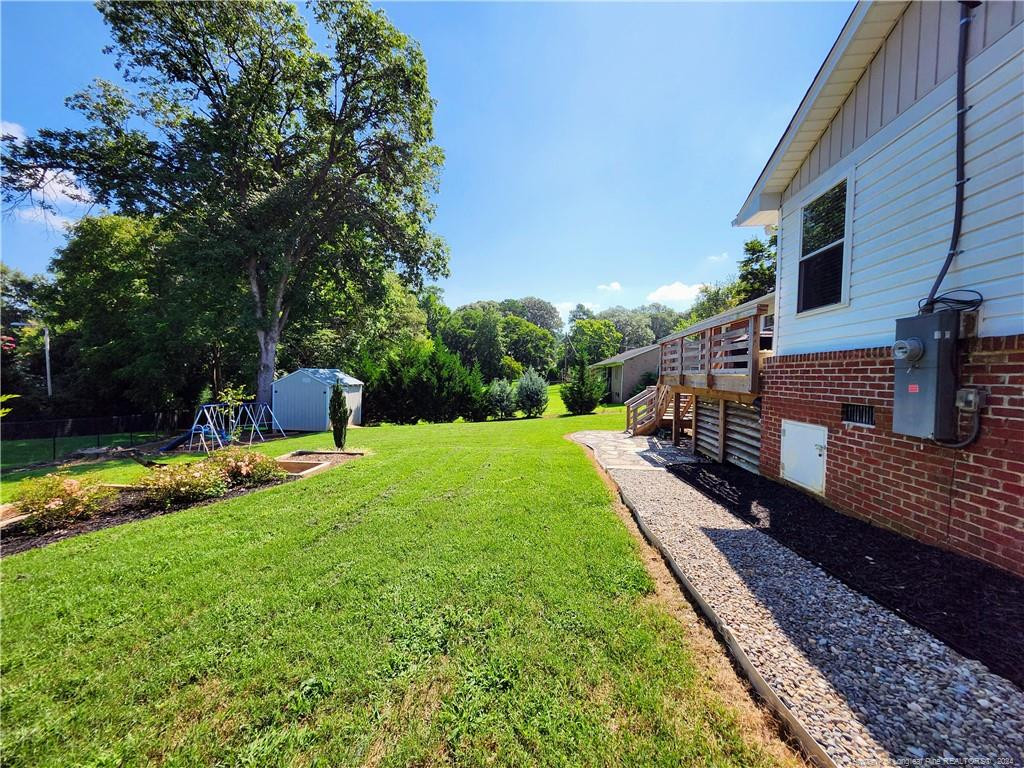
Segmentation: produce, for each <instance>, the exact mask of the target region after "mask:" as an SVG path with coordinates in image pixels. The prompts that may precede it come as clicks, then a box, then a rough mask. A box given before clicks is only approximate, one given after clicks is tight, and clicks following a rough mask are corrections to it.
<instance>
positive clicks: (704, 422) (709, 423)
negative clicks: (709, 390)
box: [697, 397, 719, 460]
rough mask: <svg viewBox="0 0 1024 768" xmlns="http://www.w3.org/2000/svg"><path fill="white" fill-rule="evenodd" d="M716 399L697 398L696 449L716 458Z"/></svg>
mask: <svg viewBox="0 0 1024 768" xmlns="http://www.w3.org/2000/svg"><path fill="white" fill-rule="evenodd" d="M718 422H719V418H718V401H717V400H709V399H708V398H705V397H698V398H697V450H698V451H700V452H701V453H703V454H704V455H705V456H710V457H711V458H712V459H716V460H717V459H718V429H719V424H718Z"/></svg>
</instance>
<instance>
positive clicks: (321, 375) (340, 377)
mask: <svg viewBox="0 0 1024 768" xmlns="http://www.w3.org/2000/svg"><path fill="white" fill-rule="evenodd" d="M297 373H302V374H305V375H306V376H309V377H310V378H311V379H316V380H317V381H320V382H323V383H324V384H327V385H328V386H331V387H333V386H334V385H335V384H342V385H344V386H347V387H361V386H362V385H363V382H361V381H360V380H359V379H357V378H355V377H354V376H349V375H348V374H347V373H345V372H344V371H342V370H340V369H338V368H299V369H298V370H295V371H292V372H291V373H288V374H285V375H284V376H282V377H281V378H280V379H278V380H277V381H281V380H282V379H287V378H288V377H289V376H294V375H295V374H297Z"/></svg>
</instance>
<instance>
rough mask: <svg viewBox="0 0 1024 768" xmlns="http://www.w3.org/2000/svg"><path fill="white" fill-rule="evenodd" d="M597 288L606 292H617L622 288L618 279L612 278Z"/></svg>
mask: <svg viewBox="0 0 1024 768" xmlns="http://www.w3.org/2000/svg"><path fill="white" fill-rule="evenodd" d="M597 290H599V291H605V292H607V293H618V292H619V291H621V290H622V284H621V283H620V282H619V281H618V280H612V281H611V282H610V283H604V284H602V285H599V286H597Z"/></svg>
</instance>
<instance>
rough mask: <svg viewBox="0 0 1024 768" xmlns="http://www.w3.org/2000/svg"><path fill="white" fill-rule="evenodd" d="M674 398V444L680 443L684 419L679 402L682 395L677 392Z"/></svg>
mask: <svg viewBox="0 0 1024 768" xmlns="http://www.w3.org/2000/svg"><path fill="white" fill-rule="evenodd" d="M672 398H673V399H672V445H679V432H680V427H681V426H682V420H683V417H682V416H681V415H680V414H679V403H680V401H681V400H682V397H680V395H679V393H678V392H676V393H675V394H673V395H672Z"/></svg>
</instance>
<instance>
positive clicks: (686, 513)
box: [572, 432, 1024, 767]
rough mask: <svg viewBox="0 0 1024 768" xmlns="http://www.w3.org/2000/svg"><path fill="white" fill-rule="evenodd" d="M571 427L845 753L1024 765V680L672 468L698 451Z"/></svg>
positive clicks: (890, 759)
mask: <svg viewBox="0 0 1024 768" xmlns="http://www.w3.org/2000/svg"><path fill="white" fill-rule="evenodd" d="M572 437H573V439H575V440H576V441H577V442H580V443H583V444H585V445H587V446H589V447H591V448H592V449H593V450H594V453H595V456H596V457H597V459H598V461H599V462H600V463H601V465H602V466H603V467H604V468H605V470H606V471H607V472H608V474H609V475H610V476H611V478H612V479H613V480H614V481H615V483H616V484H617V485H618V486H619V488H620V490H621V491H622V493H623V495H624V496H625V497H626V499H627V501H628V503H629V504H630V505H631V506H632V507H633V508H634V514H636V515H638V516H639V518H640V519H641V521H642V522H643V523H644V525H645V526H646V527H647V528H648V529H649V530H650V531H651V532H652V533H653V534H654V535H655V536H657V537H658V539H659V540H660V542H661V544H662V546H663V547H664V548H665V550H666V551H667V554H668V555H669V556H670V557H671V558H672V560H674V561H675V563H676V565H677V566H678V567H679V568H680V570H682V572H683V573H684V574H685V575H686V577H687V579H688V580H689V581H690V582H691V583H692V584H693V586H694V588H695V589H696V590H698V591H699V592H700V593H701V595H702V596H703V598H704V600H705V601H706V602H707V603H709V604H710V606H711V607H712V609H713V610H714V611H715V612H716V613H717V614H718V616H719V618H720V619H721V620H722V621H723V622H724V623H725V624H727V625H728V626H729V628H730V630H731V631H732V633H733V634H734V636H735V637H736V639H737V641H738V642H739V643H740V645H741V646H742V648H743V650H744V651H745V653H746V654H747V656H748V657H749V658H750V660H751V662H752V663H753V664H754V666H755V667H756V668H757V669H758V671H759V672H760V673H761V675H762V676H763V677H764V678H765V679H766V680H767V681H768V683H769V684H770V685H771V686H772V688H773V689H774V690H775V692H776V693H777V694H778V695H779V697H780V699H782V701H783V703H785V704H786V705H787V706H788V707H789V709H790V710H791V711H792V712H793V714H794V715H795V716H796V717H797V718H798V719H799V720H800V721H801V722H802V724H803V725H804V727H805V728H806V730H807V731H808V732H809V733H810V734H811V736H812V737H813V738H814V739H815V740H816V741H817V742H818V744H820V745H821V747H822V748H823V749H824V750H825V751H826V753H828V755H829V756H830V757H831V758H832V759H833V760H834V761H835V763H836V764H837V765H839V766H844V767H845V766H889V765H900V766H908V765H922V766H924V765H965V766H967V765H995V766H999V765H1004V766H1005V765H1011V766H1013V765H1024V693H1022V692H1021V691H1020V689H1018V688H1017V687H1016V686H1014V685H1013V684H1012V683H1010V682H1009V681H1007V680H1006V679H1004V678H1002V677H999V676H998V675H995V674H993V673H991V672H989V671H988V670H987V668H986V667H984V666H983V665H982V664H980V663H978V662H976V661H972V660H969V659H967V658H965V657H963V656H961V655H960V654H958V653H956V652H955V651H953V650H952V649H950V648H949V647H948V646H946V645H945V644H943V643H942V642H940V641H939V640H937V639H936V638H935V637H934V636H932V635H931V634H929V633H928V632H925V631H924V630H921V629H918V628H917V627H914V626H912V625H910V624H908V623H907V622H906V621H904V620H903V619H901V618H900V617H898V616H897V615H896V614H894V613H893V612H892V611H890V610H888V609H887V608H884V607H883V606H881V605H879V604H878V603H876V602H875V601H874V600H872V599H870V598H868V597H865V596H864V595H862V594H860V593H859V592H856V591H854V590H852V589H850V588H849V587H847V586H846V585H844V584H843V583H842V582H840V581H838V580H836V579H834V578H833V577H831V576H830V575H828V574H826V573H825V572H824V571H822V570H821V569H819V568H818V567H817V566H815V565H813V564H812V563H810V562H809V561H807V560H805V559H803V558H802V557H800V556H799V555H797V554H795V553H794V552H792V551H791V550H789V549H787V548H786V547H784V546H782V545H781V544H779V543H778V542H776V541H775V540H774V539H772V538H771V537H769V536H767V535H765V534H764V533H761V532H760V531H757V530H755V529H754V528H752V527H751V526H749V525H747V524H746V523H744V522H743V521H741V520H739V519H738V518H736V517H735V516H733V515H732V514H730V513H729V512H728V511H727V510H726V509H725V508H723V507H722V506H720V505H719V504H717V503H716V502H714V501H712V500H711V499H709V498H708V497H706V496H704V495H703V494H701V493H700V492H699V491H697V490H696V489H694V488H692V487H691V486H689V485H687V484H686V483H684V482H683V481H681V480H679V479H678V478H676V477H674V476H673V475H671V474H670V473H668V472H666V471H664V468H663V467H664V466H665V464H667V463H671V462H673V461H681V460H682V461H698V460H700V459H697V458H695V457H692V456H689V455H688V454H687V455H685V456H681V454H686V451H685V450H681V449H679V448H673V447H672V446H671V445H670V444H669V445H665V444H664V443H659V442H658V441H656V440H654V439H653V438H644V437H637V438H631V437H629V436H628V435H625V434H623V433H616V432H582V433H577V434H575V435H573V436H572ZM663 452H665V453H666V454H667V452H671V458H668V455H666V456H664V457H662V453H663ZM659 457H660V458H659ZM927 588H928V585H927V584H922V585H921V589H927ZM1022 663H1024V660H1022Z"/></svg>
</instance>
